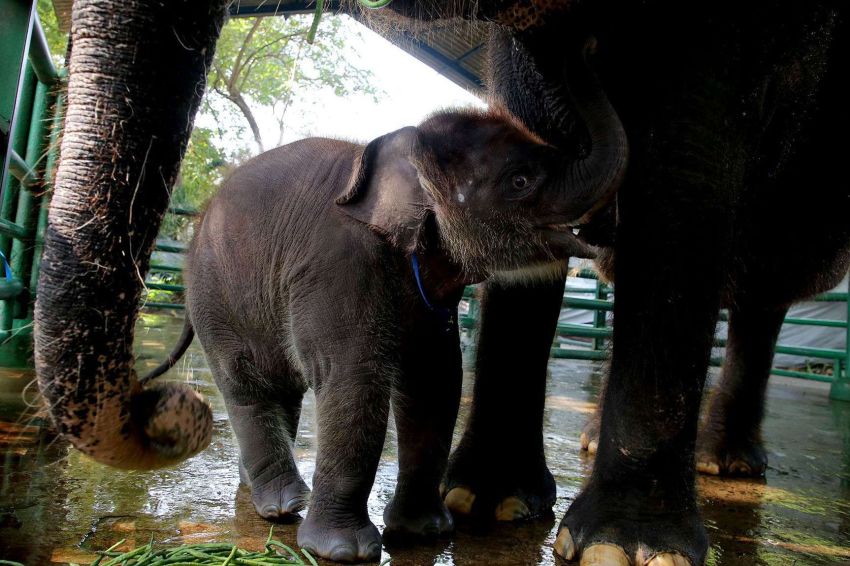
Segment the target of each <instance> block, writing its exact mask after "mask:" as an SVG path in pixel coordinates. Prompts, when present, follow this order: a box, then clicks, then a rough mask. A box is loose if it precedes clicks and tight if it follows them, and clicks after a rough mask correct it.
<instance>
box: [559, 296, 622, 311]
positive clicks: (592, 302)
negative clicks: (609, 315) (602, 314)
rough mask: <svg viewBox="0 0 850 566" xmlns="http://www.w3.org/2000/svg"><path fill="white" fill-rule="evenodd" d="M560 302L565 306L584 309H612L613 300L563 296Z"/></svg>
mask: <svg viewBox="0 0 850 566" xmlns="http://www.w3.org/2000/svg"><path fill="white" fill-rule="evenodd" d="M561 304H562V305H563V306H565V307H572V308H576V309H586V310H594V311H610V310H614V302H613V301H600V300H597V299H578V298H576V297H564V300H563V301H562V302H561Z"/></svg>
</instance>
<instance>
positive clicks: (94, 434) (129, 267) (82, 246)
mask: <svg viewBox="0 0 850 566" xmlns="http://www.w3.org/2000/svg"><path fill="white" fill-rule="evenodd" d="M225 4H226V2H225V1H224V0H212V1H209V0H207V1H204V0H171V1H169V2H161V1H159V0H127V1H125V2H119V3H115V2H112V1H110V0H76V1H75V2H74V4H73V14H72V29H71V42H72V49H71V56H70V61H69V66H70V78H69V84H68V108H67V113H66V119H65V132H64V137H63V141H62V147H61V153H60V161H59V167H58V170H57V174H56V182H55V191H54V194H53V198H52V202H51V206H50V213H49V220H48V227H47V231H46V233H45V241H44V258H43V260H42V263H41V275H40V278H39V284H38V298H37V302H36V308H35V362H36V371H37V373H38V383H39V387H40V388H41V391H42V393H43V394H44V396H45V398H46V400H47V402H48V403H49V409H50V412H51V415H52V418H53V421H54V423H55V424H56V427H57V429H58V431H59V432H60V433H61V434H62V435H63V436H64V437H66V438H67V439H68V440H70V441H71V443H72V444H73V445H74V446H76V447H77V448H78V449H80V450H81V451H83V452H84V453H86V454H88V455H89V456H91V457H92V458H94V459H95V460H97V461H99V462H102V463H105V464H109V465H112V466H116V467H120V468H135V469H151V468H156V467H160V466H164V465H169V464H173V463H176V462H178V461H180V460H182V459H184V458H186V457H188V456H191V455H193V454H195V453H197V452H198V451H200V450H202V449H203V448H204V447H206V445H207V444H208V443H209V440H210V435H211V428H212V417H211V412H210V409H209V406H208V405H207V404H206V402H204V400H203V399H202V398H201V397H200V396H199V395H198V394H197V393H195V392H194V391H193V390H191V389H189V388H187V387H182V386H177V385H167V386H159V387H155V388H150V389H143V388H142V387H141V386H140V384H139V382H138V379H137V376H136V372H135V370H134V369H133V362H134V358H133V350H132V346H133V334H134V324H135V321H136V315H137V314H138V305H139V299H140V296H141V291H142V288H143V285H144V279H143V277H144V274H145V273H146V271H147V269H148V267H149V260H150V254H151V252H152V251H153V246H154V242H155V238H156V234H157V232H158V229H159V225H160V222H161V220H162V217H163V214H164V213H165V210H166V208H167V206H168V200H169V193H170V191H171V187H172V185H173V183H174V180H175V178H176V175H177V171H178V168H179V165H180V160H181V158H182V155H183V153H184V151H185V148H186V144H187V141H188V138H189V134H190V132H191V129H192V122H193V121H194V116H195V112H196V110H197V108H198V104H199V102H200V99H201V96H202V94H203V90H204V82H205V73H206V69H207V68H208V66H209V64H210V61H211V59H212V55H213V51H214V47H215V41H216V39H217V38H218V34H219V31H220V29H221V26H222V24H223V21H224V16H225V14H226V7H225Z"/></svg>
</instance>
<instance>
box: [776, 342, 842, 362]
mask: <svg viewBox="0 0 850 566" xmlns="http://www.w3.org/2000/svg"><path fill="white" fill-rule="evenodd" d="M776 353H777V354H791V355H792V356H800V357H803V358H821V359H825V360H840V359H843V358H844V357H845V356H846V355H847V352H844V351H842V350H833V349H832V348H829V349H827V348H804V347H802V346H782V345H777V346H776Z"/></svg>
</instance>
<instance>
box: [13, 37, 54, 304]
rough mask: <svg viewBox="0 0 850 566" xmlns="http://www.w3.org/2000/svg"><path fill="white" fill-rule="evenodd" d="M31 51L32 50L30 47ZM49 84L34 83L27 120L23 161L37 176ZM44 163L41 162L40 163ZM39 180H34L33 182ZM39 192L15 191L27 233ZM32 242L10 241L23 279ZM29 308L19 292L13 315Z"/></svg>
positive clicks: (26, 276) (28, 267)
mask: <svg viewBox="0 0 850 566" xmlns="http://www.w3.org/2000/svg"><path fill="white" fill-rule="evenodd" d="M30 53H32V51H30ZM50 89H51V87H50V86H48V85H47V84H45V83H43V82H39V83H38V84H37V85H36V87H35V100H34V101H33V108H32V119H31V120H30V131H29V137H28V139H27V151H26V154H25V155H26V165H27V166H28V167H29V169H30V171H31V172H32V174H33V175H34V176H38V174H39V173H38V168H39V164H40V163H41V158H42V154H43V152H44V148H45V146H46V145H47V138H48V135H47V134H48V129H47V125H48V120H47V112H48V109H49V108H50V103H51V101H52V99H53V96H51V93H50ZM42 167H43V164H42ZM37 183H38V179H36V180H35V183H33V184H34V185H36V184H37ZM40 201H41V195H36V194H35V193H33V192H32V191H20V192H19V193H18V210H17V212H16V214H15V222H16V223H17V224H18V225H20V226H22V227H23V228H24V230H26V231H27V233H29V234H35V231H36V225H37V224H38V212H39V207H38V205H39V202H40ZM33 252H34V249H33V246H32V245H31V242H23V241H21V240H15V241H14V242H12V255H11V257H10V258H9V261H10V262H11V264H12V272H13V273H14V274H15V275H16V276H17V277H20V278H21V279H22V280H23V281H29V280H30V270H31V269H32V256H33ZM28 310H29V293H27V294H25V295H21V296H20V297H19V299H18V301H17V302H16V304H15V312H14V317H15V318H22V319H26V318H27V317H28Z"/></svg>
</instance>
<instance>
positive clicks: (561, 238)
mask: <svg viewBox="0 0 850 566" xmlns="http://www.w3.org/2000/svg"><path fill="white" fill-rule="evenodd" d="M536 229H537V231H538V233H539V234H540V235H541V236H542V237H543V238H544V240H545V241H546V243H547V244H548V245H549V247H550V248H551V249H552V250H553V251H554V252H555V253H557V254H558V255H564V256H571V257H580V258H586V259H594V258H595V257H596V254H597V249H596V246H594V245H592V244H589V243H588V242H586V241H584V240H583V239H582V237H581V226H572V225H570V224H568V223H565V222H553V223H549V224H538V225H537V226H536Z"/></svg>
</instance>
